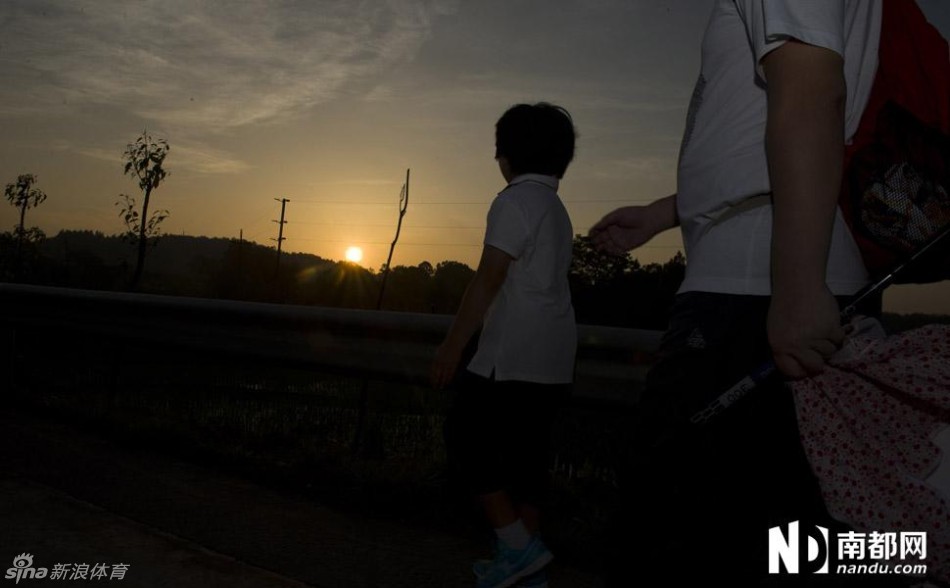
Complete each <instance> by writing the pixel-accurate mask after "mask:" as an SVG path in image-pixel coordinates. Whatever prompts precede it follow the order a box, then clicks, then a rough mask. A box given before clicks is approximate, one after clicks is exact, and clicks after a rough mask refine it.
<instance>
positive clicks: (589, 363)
mask: <svg viewBox="0 0 950 588" xmlns="http://www.w3.org/2000/svg"><path fill="white" fill-rule="evenodd" d="M451 320H452V317H451V316H447V315H433V314H420V313H408V312H390V311H369V310H348V309H336V308H316V307H304V306H287V305H277V304H266V303H253V302H237V301H229V300H213V299H198V298H184V297H169V296H155V295H148V294H130V293H117V292H101V291H89V290H74V289H64V288H50V287H42V286H30V285H20V284H0V353H2V354H3V356H4V357H6V358H7V361H9V362H10V363H9V364H8V366H7V368H8V369H7V370H5V371H7V373H8V375H9V374H10V373H12V370H14V369H15V360H14V358H15V357H16V354H17V353H23V352H25V351H26V350H24V349H21V347H22V346H23V344H24V343H23V342H24V341H25V340H26V339H27V338H28V337H25V335H26V334H29V335H31V336H32V337H33V340H35V339H36V337H37V336H42V337H44V338H45V340H47V341H51V342H53V341H55V340H57V339H68V340H69V341H72V342H73V343H72V344H73V345H76V344H77V343H76V342H80V343H81V345H82V346H83V347H84V348H86V349H87V350H88V349H95V348H96V346H97V345H99V344H101V343H105V342H108V344H109V345H111V346H113V347H114V346H116V345H118V346H123V347H124V346H128V347H141V348H146V349H157V350H159V349H160V350H165V351H174V352H176V353H194V354H205V355H208V356H214V357H216V358H222V357H224V358H229V359H233V360H234V361H241V362H245V361H246V362H250V361H254V362H262V363H268V364H280V365H292V366H295V367H300V368H305V369H313V370H320V371H329V372H337V373H344V374H347V375H354V374H355V375H357V376H361V377H363V376H365V377H368V378H373V379H382V380H393V381H399V382H407V383H414V384H425V383H426V382H427V378H428V371H429V364H430V361H431V359H432V356H433V353H434V352H435V348H436V346H437V345H438V344H439V343H440V342H441V340H442V337H443V336H444V335H445V333H446V331H447V330H448V328H449V325H450V322H451ZM578 336H579V341H578V343H579V345H578V358H577V364H576V376H575V398H579V399H585V400H595V401H606V402H608V403H622V404H629V403H633V402H635V401H636V399H637V396H638V394H639V390H640V387H641V385H642V381H643V377H644V375H645V373H646V370H647V369H648V368H649V364H650V362H651V360H652V354H653V352H654V351H655V350H656V348H657V346H658V344H659V338H660V333H659V332H657V331H644V330H635V329H619V328H609V327H598V326H590V325H579V326H578ZM54 361H55V359H54ZM3 381H4V380H3V379H0V383H2V382H3ZM6 381H7V382H9V379H6Z"/></svg>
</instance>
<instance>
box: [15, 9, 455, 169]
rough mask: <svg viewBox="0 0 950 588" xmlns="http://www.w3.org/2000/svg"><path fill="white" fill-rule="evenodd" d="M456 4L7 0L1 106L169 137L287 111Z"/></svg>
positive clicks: (424, 31) (392, 54)
mask: <svg viewBox="0 0 950 588" xmlns="http://www.w3.org/2000/svg"><path fill="white" fill-rule="evenodd" d="M457 8H458V0H390V1H387V2H375V1H354V0H325V1H320V2H305V1H303V0H297V1H294V0H284V1H273V0H244V1H242V2H209V1H199V2H194V1H190V0H163V1H161V2H159V1H153V0H143V1H139V2H120V1H111V0H110V1H106V0H96V1H81V0H77V1H74V2H69V3H66V2H62V1H56V0H4V6H3V8H0V37H2V38H5V39H7V40H6V41H4V42H3V44H2V46H0V78H2V79H5V80H7V83H4V85H3V87H2V88H0V103H2V104H3V105H4V106H3V107H2V109H0V115H6V116H10V115H14V116H16V115H23V114H26V113H30V112H32V113H46V114H49V113H50V112H51V110H58V111H68V110H69V109H75V108H77V107H80V106H87V105H102V106H108V107H116V108H119V109H121V110H122V111H123V112H126V113H128V114H131V115H135V116H139V117H142V118H145V119H147V120H150V121H155V122H156V123H158V124H159V125H161V126H162V127H164V128H168V129H169V130H171V131H174V132H176V134H180V133H183V132H188V131H191V132H198V131H200V132H207V131H209V130H212V131H213V130H215V129H219V130H224V129H229V128H235V127H241V126H244V125H248V124H252V123H255V122H260V121H266V120H272V119H275V118H280V117H286V116H293V115H294V114H297V113H299V112H301V111H303V110H304V109H306V108H307V107H310V106H313V105H315V104H319V103H321V102H324V101H327V100H330V99H333V98H336V97H340V96H341V95H344V94H345V93H346V92H348V91H350V90H351V89H352V88H354V87H356V85H357V84H359V83H361V82H366V81H367V80H370V79H371V78H372V77H373V76H374V75H375V74H378V73H380V72H383V71H386V70H387V69H389V68H391V67H393V66H394V65H396V64H398V63H402V62H406V61H409V60H412V59H413V58H414V56H415V55H416V53H417V52H418V50H419V48H420V47H421V45H422V43H423V42H424V41H425V40H426V39H427V38H428V36H429V35H430V33H431V30H432V27H433V23H434V20H435V18H436V17H438V16H442V15H447V14H451V13H453V12H455V11H456V10H457ZM12 39H16V41H15V42H14V41H12ZM11 80H12V81H14V82H15V83H9V82H10V81H11ZM206 165H207V166H208V167H210V168H216V167H218V166H219V163H217V162H215V161H212V160H208V161H207V162H206ZM223 165H225V167H227V165H230V164H223Z"/></svg>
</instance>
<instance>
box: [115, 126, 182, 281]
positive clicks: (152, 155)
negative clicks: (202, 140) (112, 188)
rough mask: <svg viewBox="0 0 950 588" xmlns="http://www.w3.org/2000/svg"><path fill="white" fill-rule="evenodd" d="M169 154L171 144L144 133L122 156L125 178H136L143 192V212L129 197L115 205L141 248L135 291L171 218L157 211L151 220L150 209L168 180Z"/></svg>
mask: <svg viewBox="0 0 950 588" xmlns="http://www.w3.org/2000/svg"><path fill="white" fill-rule="evenodd" d="M169 150H170V147H169V146H168V141H166V140H165V139H158V140H157V141H156V140H153V139H152V137H151V135H149V134H148V131H142V134H141V135H139V137H138V138H137V139H136V140H135V143H129V144H128V145H127V146H126V148H125V153H124V154H123V156H122V158H123V160H124V161H125V174H126V175H128V176H132V177H133V178H136V179H137V180H138V182H139V189H140V190H142V208H141V211H139V209H138V207H137V206H136V202H135V199H134V198H132V197H131V196H129V195H128V194H120V195H119V196H120V198H122V200H121V201H118V202H116V203H115V204H116V206H121V210H120V212H119V216H120V217H121V218H122V220H123V221H125V226H126V229H127V232H126V237H127V238H128V239H129V241H131V242H132V243H133V244H134V245H136V246H137V248H138V258H137V259H136V263H135V274H134V275H133V276H132V281H131V282H130V285H129V287H130V288H131V289H133V290H134V289H136V288H137V287H138V283H139V280H140V279H141V277H142V270H143V269H144V268H145V250H146V247H147V245H148V242H149V240H150V239H151V240H152V242H153V243H154V240H155V238H156V237H158V235H159V225H160V224H161V222H162V221H163V220H165V219H166V218H167V217H168V211H167V210H157V211H155V212H153V213H152V214H151V216H149V212H148V206H149V199H150V198H151V196H152V191H153V190H156V189H157V188H158V186H159V185H160V184H161V183H162V182H163V181H164V180H165V178H166V177H167V176H168V172H167V171H166V170H165V168H164V167H163V165H164V163H165V157H166V156H167V155H168V152H169Z"/></svg>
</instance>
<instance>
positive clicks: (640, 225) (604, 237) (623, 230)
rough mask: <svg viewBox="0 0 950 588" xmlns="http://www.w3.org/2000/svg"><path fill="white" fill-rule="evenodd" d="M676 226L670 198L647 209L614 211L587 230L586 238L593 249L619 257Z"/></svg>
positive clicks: (673, 199) (659, 201) (654, 203)
mask: <svg viewBox="0 0 950 588" xmlns="http://www.w3.org/2000/svg"><path fill="white" fill-rule="evenodd" d="M677 224H679V221H678V219H677V216H676V196H675V195H672V196H667V197H666V198H661V199H660V200H657V201H655V202H653V203H652V204H649V205H647V206H624V207H623V208H618V209H616V210H614V211H613V212H611V213H609V214H607V215H606V216H605V217H604V218H602V219H600V221H598V222H597V224H595V225H594V226H593V227H591V229H590V232H589V233H588V235H589V236H590V238H591V242H592V243H593V244H594V247H596V248H597V249H599V250H601V251H605V252H607V253H610V254H612V255H623V254H625V253H626V252H628V251H630V250H631V249H636V248H637V247H639V246H641V245H643V244H644V243H646V242H647V241H649V240H650V239H652V238H653V237H654V236H656V234H657V233H660V232H662V231H665V230H666V229H671V228H673V227H675V226H676V225H677Z"/></svg>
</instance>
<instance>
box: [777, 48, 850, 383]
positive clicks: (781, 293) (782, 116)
mask: <svg viewBox="0 0 950 588" xmlns="http://www.w3.org/2000/svg"><path fill="white" fill-rule="evenodd" d="M762 67H763V70H764V72H765V76H766V82H767V88H768V90H767V92H768V123H767V129H766V149H767V153H768V162H769V176H770V180H771V184H772V192H773V204H774V216H773V229H772V253H771V255H772V302H771V305H770V308H769V316H768V336H769V343H770V345H771V347H772V352H773V355H774V357H775V361H776V364H777V366H778V368H779V370H781V371H782V373H784V374H785V375H786V376H788V377H791V378H801V377H805V376H808V375H812V374H815V373H819V372H821V371H822V370H823V369H824V366H825V361H826V359H827V358H828V357H830V356H831V354H833V353H834V351H835V350H836V349H837V348H838V347H839V346H840V344H841V342H842V340H843V338H844V331H843V329H842V327H841V325H840V321H839V318H838V307H837V304H836V302H835V299H834V297H833V296H832V294H831V292H830V291H829V290H828V287H827V285H826V282H825V272H826V268H827V262H828V250H829V247H830V243H831V233H832V228H833V226H834V218H835V210H836V206H837V198H838V192H839V189H840V185H841V175H842V159H843V150H844V107H845V100H846V93H845V80H844V72H843V60H842V58H841V56H840V55H838V54H837V53H835V52H833V51H831V50H828V49H824V48H821V47H816V46H813V45H808V44H805V43H799V42H794V41H792V42H788V43H785V44H784V45H782V46H781V47H779V48H778V49H775V50H774V51H772V52H770V53H769V54H767V55H766V56H765V57H764V58H763V60H762Z"/></svg>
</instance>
